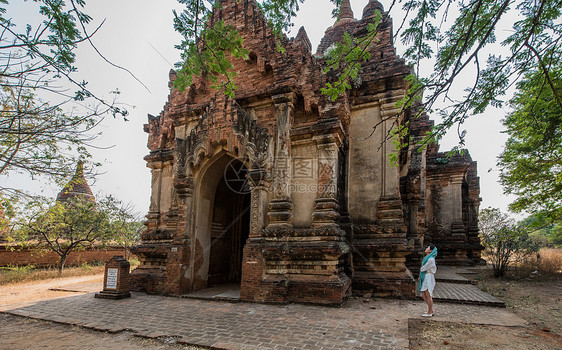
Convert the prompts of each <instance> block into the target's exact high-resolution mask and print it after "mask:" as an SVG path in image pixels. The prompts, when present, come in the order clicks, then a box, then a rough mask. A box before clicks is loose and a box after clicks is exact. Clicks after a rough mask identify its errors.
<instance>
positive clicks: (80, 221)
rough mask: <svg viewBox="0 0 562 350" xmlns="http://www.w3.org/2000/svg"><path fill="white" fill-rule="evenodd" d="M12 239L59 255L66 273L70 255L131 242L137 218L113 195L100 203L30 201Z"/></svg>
mask: <svg viewBox="0 0 562 350" xmlns="http://www.w3.org/2000/svg"><path fill="white" fill-rule="evenodd" d="M24 210H25V214H24V215H23V216H22V217H20V218H19V221H18V223H17V225H16V229H15V230H13V231H11V235H10V236H9V239H10V240H11V241H13V242H16V243H19V244H20V245H22V246H27V247H30V248H34V249H38V250H43V251H53V252H55V253H56V254H57V255H58V256H59V263H58V269H59V274H62V271H63V269H64V265H65V262H66V259H67V258H68V256H69V254H71V253H72V252H74V251H77V250H83V249H86V248H89V247H93V246H95V247H97V248H101V247H103V246H105V245H107V244H112V243H115V242H119V243H121V242H122V241H124V242H130V240H131V238H130V237H132V236H133V235H134V234H131V231H132V232H136V229H137V226H136V224H135V223H131V222H129V221H127V220H128V219H130V218H133V217H134V216H133V215H132V214H130V213H129V212H128V210H129V209H128V208H127V207H123V206H122V203H121V202H120V201H118V200H117V199H115V198H114V197H112V196H107V197H105V198H103V199H102V200H100V201H98V202H97V203H96V202H94V201H92V200H87V199H84V198H81V197H73V198H71V199H69V200H68V201H65V202H56V203H55V204H54V205H53V203H52V200H49V199H46V198H42V199H37V198H34V199H33V200H31V201H29V202H28V203H27V205H26V207H25V209H24Z"/></svg>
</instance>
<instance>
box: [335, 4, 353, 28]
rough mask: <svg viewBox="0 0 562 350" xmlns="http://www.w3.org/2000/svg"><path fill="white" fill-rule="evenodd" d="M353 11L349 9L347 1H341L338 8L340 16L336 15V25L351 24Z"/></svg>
mask: <svg viewBox="0 0 562 350" xmlns="http://www.w3.org/2000/svg"><path fill="white" fill-rule="evenodd" d="M353 20H354V18H353V10H352V9H351V4H350V3H349V0H343V1H342V3H341V7H340V14H339V15H338V20H337V21H336V25H338V24H344V23H349V22H353Z"/></svg>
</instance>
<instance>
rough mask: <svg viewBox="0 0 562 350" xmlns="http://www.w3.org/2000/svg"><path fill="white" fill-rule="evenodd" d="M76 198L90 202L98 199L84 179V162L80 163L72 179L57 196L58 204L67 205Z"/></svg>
mask: <svg viewBox="0 0 562 350" xmlns="http://www.w3.org/2000/svg"><path fill="white" fill-rule="evenodd" d="M74 198H81V199H84V200H86V201H89V202H93V203H95V202H96V197H95V196H94V194H93V193H92V189H91V188H90V186H88V182H87V181H86V178H85V177H84V162H83V161H79V162H78V164H77V165H76V172H75V173H74V176H73V177H72V179H71V180H70V181H69V182H68V183H67V184H66V186H64V188H63V189H62V190H61V191H60V192H59V194H58V195H57V203H67V202H69V201H70V200H72V199H74Z"/></svg>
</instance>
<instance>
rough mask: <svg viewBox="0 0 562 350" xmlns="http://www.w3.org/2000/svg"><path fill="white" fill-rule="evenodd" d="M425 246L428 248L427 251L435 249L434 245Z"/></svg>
mask: <svg viewBox="0 0 562 350" xmlns="http://www.w3.org/2000/svg"><path fill="white" fill-rule="evenodd" d="M427 246H428V247H429V249H431V250H433V249H435V245H434V244H428V245H427Z"/></svg>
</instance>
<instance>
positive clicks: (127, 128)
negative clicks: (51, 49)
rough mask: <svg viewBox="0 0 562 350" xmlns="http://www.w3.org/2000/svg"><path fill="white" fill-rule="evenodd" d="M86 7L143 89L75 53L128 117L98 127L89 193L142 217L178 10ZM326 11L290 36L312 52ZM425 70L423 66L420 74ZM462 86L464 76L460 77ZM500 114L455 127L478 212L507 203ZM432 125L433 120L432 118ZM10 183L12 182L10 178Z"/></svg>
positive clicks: (107, 4)
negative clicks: (152, 125)
mask: <svg viewBox="0 0 562 350" xmlns="http://www.w3.org/2000/svg"><path fill="white" fill-rule="evenodd" d="M367 2H368V1H367V0H352V1H351V5H352V8H353V11H354V14H355V18H361V15H362V12H363V8H364V6H365V5H366V4H367ZM18 3H19V1H18ZM381 3H382V4H383V5H384V6H385V9H387V8H388V6H389V4H390V1H389V0H383V1H381ZM87 4H88V5H87V10H86V12H87V13H89V14H90V15H92V17H93V18H94V21H93V22H94V24H93V25H92V27H95V26H96V25H97V24H99V23H100V22H101V21H102V20H103V19H105V23H104V24H103V26H102V27H101V29H100V30H99V31H98V32H97V33H96V35H95V36H94V38H93V41H94V43H95V45H96V46H97V48H98V49H99V50H100V51H101V52H102V53H103V54H104V55H105V56H106V57H107V58H108V59H110V60H111V61H112V62H114V63H115V64H118V65H122V66H125V67H126V68H128V69H129V70H130V71H132V72H133V73H134V74H135V76H136V77H137V78H138V79H140V80H141V81H142V82H143V83H144V84H145V85H146V86H147V87H148V89H149V90H147V89H145V88H144V87H143V86H142V85H141V84H139V83H138V82H137V81H135V80H134V79H133V78H132V77H131V76H130V75H129V74H128V73H126V72H123V71H121V70H118V69H116V68H113V67H111V66H109V65H108V64H106V63H104V62H103V60H102V59H101V58H100V57H99V56H97V55H96V54H95V53H94V52H93V50H92V49H91V48H88V47H87V45H83V46H82V47H81V48H80V50H79V51H78V56H77V66H78V68H79V74H78V76H79V77H80V79H84V80H87V81H88V82H89V85H88V86H89V87H90V89H91V90H92V91H94V92H96V93H98V94H99V95H104V96H106V97H107V98H109V97H110V95H109V93H108V92H109V91H111V90H114V89H116V88H118V89H119V90H120V91H121V92H122V93H121V96H120V99H119V101H120V102H122V103H124V104H126V105H127V106H126V107H127V109H128V110H129V113H130V116H129V121H128V122H124V121H123V120H122V119H113V118H112V117H111V116H110V117H107V118H106V120H105V121H104V123H103V125H102V127H101V128H102V130H101V131H102V132H103V136H102V137H101V138H100V139H99V140H98V141H97V145H98V146H100V147H110V146H112V147H111V148H108V149H98V150H93V151H92V152H93V154H94V157H95V159H96V160H97V161H101V162H103V163H104V165H103V167H102V172H103V174H101V175H100V176H98V177H97V179H96V180H95V182H93V183H91V187H92V190H93V191H94V193H96V194H97V193H104V194H114V195H115V196H116V197H117V198H119V199H121V200H123V201H125V202H130V203H132V204H133V205H134V206H135V207H136V208H137V210H138V211H139V212H143V213H146V211H147V210H148V206H149V197H150V171H149V169H148V168H146V162H145V161H144V160H143V157H144V156H145V155H146V154H147V153H148V149H147V147H146V143H147V136H148V135H147V134H145V133H144V132H143V124H144V123H146V122H147V114H148V113H150V114H153V115H158V114H159V113H160V111H161V110H162V108H163V106H164V104H165V102H166V100H167V96H168V93H169V89H168V72H169V70H170V69H171V68H173V64H174V63H176V62H177V61H179V59H180V52H179V51H178V50H176V49H175V48H174V45H176V44H178V43H179V42H180V40H181V38H180V36H179V35H178V34H177V33H176V32H175V31H174V29H173V24H172V18H173V15H172V9H173V8H176V9H178V10H180V9H181V5H180V4H178V3H177V1H175V0H159V1H157V2H155V1H148V0H111V1H110V0H90V1H88V2H87ZM28 5H29V2H25V3H24V6H28ZM19 6H21V5H19ZM331 10H332V7H331V3H329V2H328V0H322V1H320V0H307V1H306V2H305V4H304V5H303V6H302V7H301V10H300V11H299V16H298V18H297V19H296V20H295V26H294V28H293V31H292V33H291V34H290V35H289V36H294V35H296V32H297V31H298V29H299V28H300V26H304V27H305V29H306V31H307V33H308V35H309V38H310V40H311V42H312V45H313V51H315V49H316V46H317V45H318V44H319V42H320V39H321V37H322V36H323V34H324V31H325V30H326V29H327V28H328V27H329V26H331V25H332V24H333V22H334V19H332V18H331ZM13 11H15V12H13V13H14V14H18V13H19V15H24V16H32V14H31V13H30V11H29V8H28V7H26V10H22V9H21V8H19V9H18V8H17V7H16V8H15V9H13ZM21 11H24V12H21ZM401 15H402V12H401V10H400V9H398V8H396V9H394V10H393V11H392V12H391V16H392V18H393V20H394V28H395V29H396V28H397V27H398V26H399V22H400V20H401ZM14 17H15V15H14ZM397 44H398V43H397ZM397 46H398V53H399V54H400V53H402V52H404V49H403V47H402V46H401V45H397ZM430 67H431V66H424V69H426V70H428V69H430ZM422 71H423V70H422ZM469 78H470V73H468V75H467V79H469ZM466 83H467V84H468V83H469V82H466ZM505 113H506V111H505V110H497V109H489V110H488V111H487V113H486V114H484V115H479V116H474V117H472V118H470V119H469V120H468V121H467V122H466V123H465V124H464V125H463V127H462V128H463V129H466V130H467V131H468V136H467V144H466V147H467V148H468V150H469V151H470V154H471V156H472V158H473V159H474V160H476V161H477V162H478V172H479V176H480V188H481V197H482V199H483V201H482V205H481V207H482V208H483V207H488V206H492V207H499V208H501V209H506V208H507V204H508V203H509V202H510V199H509V198H507V197H506V196H504V195H503V194H502V188H501V186H500V184H499V183H498V171H497V170H496V166H495V164H496V157H497V156H498V155H499V153H500V152H501V150H502V146H503V144H504V143H505V140H506V138H507V137H506V136H505V134H502V133H501V132H500V131H501V130H502V125H501V123H500V120H501V119H502V118H503V117H504V116H505ZM431 117H432V119H435V116H431ZM455 135H456V129H455V130H453V132H451V133H450V135H448V136H447V137H446V138H445V139H444V140H443V141H442V142H441V150H446V149H449V148H450V147H452V146H454V145H456V143H457V142H458V140H457V138H456V136H455ZM489 169H491V171H489ZM11 180H12V181H14V180H16V179H14V178H13V176H12V179H11ZM17 182H18V183H21V184H25V186H26V187H28V188H29V189H30V190H34V191H38V190H39V188H41V190H42V191H43V192H44V194H46V195H52V196H55V195H56V193H57V192H58V191H59V190H60V189H59V188H57V187H56V186H52V185H48V184H43V185H41V187H39V183H38V182H36V181H34V182H31V181H30V180H28V179H23V178H18V179H17Z"/></svg>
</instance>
